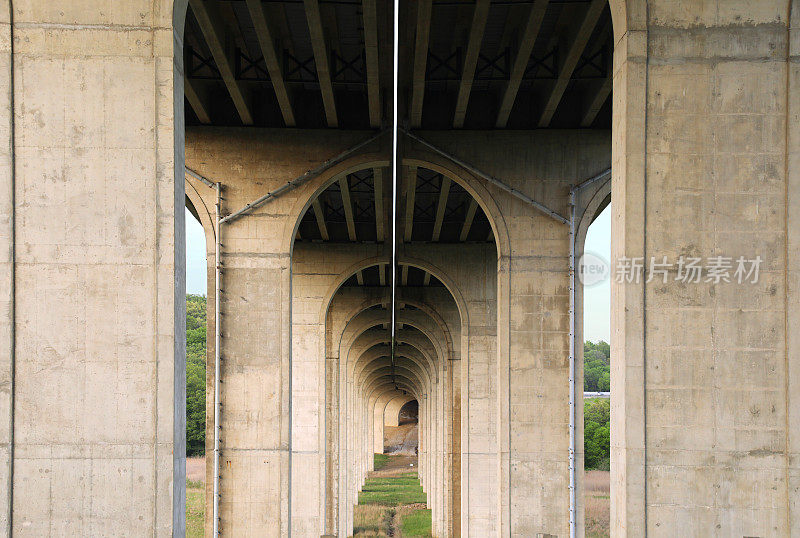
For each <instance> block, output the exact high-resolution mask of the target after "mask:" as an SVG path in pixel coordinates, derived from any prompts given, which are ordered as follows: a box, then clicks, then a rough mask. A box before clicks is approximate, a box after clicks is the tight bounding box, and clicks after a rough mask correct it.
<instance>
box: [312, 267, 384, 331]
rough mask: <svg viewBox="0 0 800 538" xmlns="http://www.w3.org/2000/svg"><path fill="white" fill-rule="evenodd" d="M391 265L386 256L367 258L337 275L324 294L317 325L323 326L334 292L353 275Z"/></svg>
mask: <svg viewBox="0 0 800 538" xmlns="http://www.w3.org/2000/svg"><path fill="white" fill-rule="evenodd" d="M389 263H391V259H390V258H389V257H388V256H374V257H371V258H367V259H365V260H361V261H358V262H356V263H354V264H353V265H351V266H350V267H348V268H347V269H345V270H344V271H342V272H341V273H340V274H339V277H338V278H337V279H336V281H335V282H334V283H333V284H331V285H330V286H329V287H328V290H327V292H326V293H325V295H324V297H323V299H322V303H321V306H320V313H319V323H320V324H321V325H324V324H325V319H326V317H327V315H328V310H329V309H330V306H331V301H333V297H334V296H335V295H336V292H337V291H339V288H341V287H342V285H343V284H344V283H345V282H347V280H348V279H349V278H350V277H352V276H353V275H355V274H356V273H357V272H359V271H363V270H364V269H367V268H369V267H373V266H375V265H386V264H389Z"/></svg>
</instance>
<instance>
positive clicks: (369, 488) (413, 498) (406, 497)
mask: <svg viewBox="0 0 800 538" xmlns="http://www.w3.org/2000/svg"><path fill="white" fill-rule="evenodd" d="M424 502H425V493H424V492H423V491H422V486H421V485H420V483H419V479H418V478H417V473H403V474H402V475H400V476H397V477H394V476H392V477H387V478H368V479H367V482H366V484H364V487H363V488H362V490H361V493H359V494H358V504H382V505H384V506H398V505H401V504H414V503H424Z"/></svg>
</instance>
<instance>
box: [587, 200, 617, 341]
mask: <svg viewBox="0 0 800 538" xmlns="http://www.w3.org/2000/svg"><path fill="white" fill-rule="evenodd" d="M584 252H591V253H592V254H594V255H595V256H599V257H600V258H602V259H603V260H605V261H606V262H608V261H609V260H610V259H611V205H610V204H609V205H608V206H606V208H605V209H604V210H603V212H602V213H600V216H598V217H597V218H596V219H595V220H594V222H593V223H592V224H591V226H589V230H588V231H587V232H586V245H585V246H584ZM610 320H611V281H610V280H609V279H608V278H607V279H605V280H603V281H602V282H599V283H597V284H595V285H593V286H585V287H584V288H583V339H584V340H590V341H592V342H595V343H596V342H598V341H600V340H605V341H606V342H610V336H611V329H610V327H611V324H610Z"/></svg>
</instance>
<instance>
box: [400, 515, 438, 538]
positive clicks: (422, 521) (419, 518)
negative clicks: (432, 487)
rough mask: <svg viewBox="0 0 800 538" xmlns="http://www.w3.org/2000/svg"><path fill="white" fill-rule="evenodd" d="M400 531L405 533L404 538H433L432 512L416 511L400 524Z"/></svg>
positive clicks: (405, 517)
mask: <svg viewBox="0 0 800 538" xmlns="http://www.w3.org/2000/svg"><path fill="white" fill-rule="evenodd" d="M400 530H402V531H403V537H404V538H408V537H411V536H422V537H429V536H432V534H431V511H430V510H415V511H413V512H411V513H410V514H409V515H407V516H404V517H403V519H402V520H401V523H400Z"/></svg>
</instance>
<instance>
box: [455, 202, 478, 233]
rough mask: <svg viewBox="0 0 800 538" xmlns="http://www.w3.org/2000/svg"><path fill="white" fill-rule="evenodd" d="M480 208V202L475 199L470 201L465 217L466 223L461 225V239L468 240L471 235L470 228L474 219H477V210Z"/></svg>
mask: <svg viewBox="0 0 800 538" xmlns="http://www.w3.org/2000/svg"><path fill="white" fill-rule="evenodd" d="M477 209H478V202H476V201H475V199H474V198H473V199H471V200H470V201H469V207H468V208H467V214H466V216H465V217H464V225H463V226H462V227H461V234H460V235H459V236H458V240H459V241H466V240H467V236H468V235H469V230H470V228H472V221H473V220H474V219H475V211H476V210H477Z"/></svg>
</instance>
